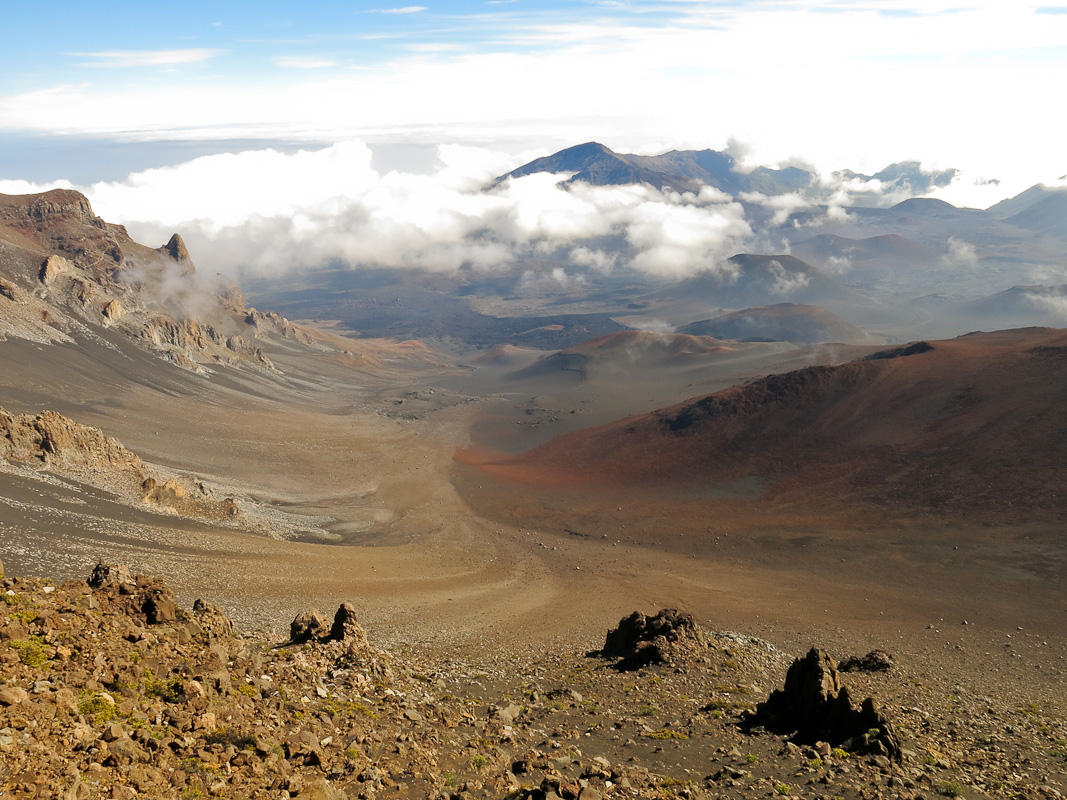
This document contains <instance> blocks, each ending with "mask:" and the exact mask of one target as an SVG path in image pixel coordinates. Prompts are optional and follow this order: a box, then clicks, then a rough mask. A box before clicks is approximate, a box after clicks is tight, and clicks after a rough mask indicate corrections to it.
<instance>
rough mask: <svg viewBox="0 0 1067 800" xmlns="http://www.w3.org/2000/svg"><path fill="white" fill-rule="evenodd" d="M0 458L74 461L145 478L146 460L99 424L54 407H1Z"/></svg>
mask: <svg viewBox="0 0 1067 800" xmlns="http://www.w3.org/2000/svg"><path fill="white" fill-rule="evenodd" d="M0 458H5V459H8V460H9V461H23V462H25V461H36V462H39V463H41V464H44V465H46V466H62V465H75V466H81V467H89V468H92V469H112V470H118V471H121V472H128V473H130V474H132V475H134V476H135V477H136V479H137V480H142V479H143V475H144V474H145V466H144V463H143V462H142V461H141V459H139V458H138V457H137V456H135V455H134V454H133V453H131V452H130V451H129V450H127V449H126V448H125V447H123V446H122V445H121V444H120V443H119V441H118V440H117V439H114V438H112V437H111V436H106V435H105V434H104V433H103V432H102V431H101V430H100V429H99V428H92V427H90V426H88V425H81V424H80V423H77V422H74V421H73V420H71V419H68V418H67V417H65V416H63V415H62V414H58V413H56V412H55V411H44V412H42V413H40V414H36V415H31V414H9V413H8V412H7V411H5V410H4V409H2V408H0Z"/></svg>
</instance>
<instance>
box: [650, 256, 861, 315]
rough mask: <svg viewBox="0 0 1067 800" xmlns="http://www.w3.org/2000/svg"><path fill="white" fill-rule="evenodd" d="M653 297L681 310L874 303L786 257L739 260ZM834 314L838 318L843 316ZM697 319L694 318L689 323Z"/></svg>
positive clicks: (841, 305) (820, 273) (821, 273)
mask: <svg viewBox="0 0 1067 800" xmlns="http://www.w3.org/2000/svg"><path fill="white" fill-rule="evenodd" d="M652 296H654V297H656V298H657V299H658V300H659V301H661V302H663V303H666V304H670V305H673V306H675V307H678V308H690V309H693V310H694V312H695V314H699V313H701V310H703V312H704V313H705V314H706V313H707V311H708V310H709V309H718V308H727V309H738V308H750V307H752V306H768V305H773V304H775V303H780V302H786V301H788V302H799V303H809V304H811V305H817V306H828V304H829V307H834V306H836V307H837V308H844V307H853V306H854V307H857V308H859V307H869V306H871V305H872V301H871V300H870V299H869V298H868V297H867V296H866V295H863V294H861V293H859V292H857V291H855V290H853V289H850V288H848V287H847V286H844V285H842V284H840V283H838V282H837V281H836V280H834V279H833V278H831V277H830V276H829V275H826V274H825V273H823V272H821V271H819V270H817V269H815V268H814V267H812V266H811V265H810V264H806V263H805V262H803V261H801V260H800V259H799V258H796V257H794V256H788V255H775V256H766V255H755V254H752V253H741V254H739V255H735V256H733V257H732V258H730V259H729V260H727V261H726V262H725V263H724V264H722V265H721V266H720V268H718V269H715V270H712V271H708V272H703V273H701V274H699V275H696V276H694V277H692V278H687V279H685V280H682V281H679V282H678V283H675V284H672V285H671V286H668V287H666V288H664V289H661V290H660V291H658V292H655V293H654V294H653V295H652ZM837 308H835V309H834V310H835V311H836V313H841V312H840V311H837ZM692 318H693V317H692V316H690V319H692Z"/></svg>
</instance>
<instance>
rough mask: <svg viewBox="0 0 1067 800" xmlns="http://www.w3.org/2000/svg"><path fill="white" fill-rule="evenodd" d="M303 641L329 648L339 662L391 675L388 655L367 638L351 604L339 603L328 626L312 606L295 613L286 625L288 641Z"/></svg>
mask: <svg viewBox="0 0 1067 800" xmlns="http://www.w3.org/2000/svg"><path fill="white" fill-rule="evenodd" d="M304 643H310V644H317V645H322V646H325V647H327V648H333V649H334V650H335V651H336V656H337V663H338V664H339V665H344V666H348V667H359V668H360V669H363V670H366V671H367V672H369V673H370V674H372V675H374V676H375V677H378V678H387V679H391V677H392V672H391V668H390V665H389V658H388V656H387V655H386V654H385V653H383V652H382V651H380V650H378V649H376V648H374V647H372V646H371V644H370V642H368V641H367V634H366V632H365V631H364V630H363V628H362V626H360V624H359V622H358V621H357V620H356V608H355V606H353V605H352V604H351V603H342V604H341V606H340V607H339V608H338V609H337V613H336V614H334V617H333V624H332V625H331V624H330V622H328V621H327V619H326V617H325V616H324V615H323V614H321V613H320V612H319V611H317V610H316V609H309V610H308V611H301V612H300V613H299V614H297V616H296V619H294V620H293V622H292V624H291V625H290V626H289V644H304Z"/></svg>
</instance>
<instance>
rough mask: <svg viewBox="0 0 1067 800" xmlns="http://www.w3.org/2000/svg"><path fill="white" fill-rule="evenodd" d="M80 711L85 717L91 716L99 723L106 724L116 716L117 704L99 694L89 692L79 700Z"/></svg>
mask: <svg viewBox="0 0 1067 800" xmlns="http://www.w3.org/2000/svg"><path fill="white" fill-rule="evenodd" d="M78 713H79V714H81V715H82V716H83V717H91V718H92V720H93V722H94V723H96V724H97V725H105V724H106V723H108V722H110V721H111V718H112V717H114V716H115V704H114V702H110V703H109V702H108V701H107V700H105V699H104V698H103V697H101V696H100V695H98V694H89V695H86V696H85V697H83V698H82V699H81V700H80V701H79V702H78Z"/></svg>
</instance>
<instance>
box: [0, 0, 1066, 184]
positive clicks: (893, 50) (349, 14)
mask: <svg viewBox="0 0 1067 800" xmlns="http://www.w3.org/2000/svg"><path fill="white" fill-rule="evenodd" d="M1063 11H1064V8H1063V7H1061V6H1057V5H1055V4H1049V3H1042V4H1034V5H1027V4H1025V3H1018V2H1008V1H1007V0H934V1H933V2H915V1H914V0H833V1H832V2H821V3H812V2H795V1H794V0H766V1H765V2H764V1H757V2H701V1H700V0H681V1H676V0H636V1H635V2H628V0H597V1H595V2H574V1H573V0H557V1H551V0H549V1H546V0H488V1H486V0H468V1H467V2H444V3H441V2H435V0H414V2H412V3H411V4H410V5H405V4H399V3H398V4H390V3H376V2H364V3H340V2H318V3H299V4H298V3H292V2H289V3H282V2H254V3H253V2H226V3H217V2H216V3H205V2H185V3H158V2H143V0H142V1H141V2H112V3H106V4H104V3H84V2H78V3H74V2H42V1H39V2H26V3H22V4H19V5H17V6H15V7H13V8H12V9H9V10H8V12H7V14H6V19H5V27H4V30H3V31H2V32H0V148H2V153H0V179H4V178H9V179H10V178H23V179H27V180H36V181H41V180H55V179H59V178H63V177H73V179H75V180H90V179H93V180H95V179H100V178H108V179H112V180H115V179H119V178H121V177H123V176H124V175H125V174H127V173H128V172H131V171H136V170H139V169H143V168H145V167H146V166H160V165H162V164H164V163H168V162H171V161H173V162H175V163H176V162H177V161H180V160H181V159H182V158H183V154H184V155H185V156H189V155H190V154H193V155H197V154H206V153H212V152H221V151H226V150H230V151H239V150H242V149H247V148H249V147H251V146H254V143H255V142H256V141H259V142H261V143H263V145H264V146H267V145H270V146H274V147H279V148H281V149H283V150H284V149H286V148H288V149H289V150H293V149H294V148H299V147H300V146H308V147H310V146H325V145H329V144H332V143H334V142H338V141H361V142H366V143H368V144H371V145H372V147H373V146H376V145H377V146H384V145H387V144H388V145H391V146H396V145H405V146H409V147H410V148H411V149H410V150H409V151H408V152H409V153H411V154H412V155H413V158H414V159H415V160H416V161H418V160H419V159H422V160H425V158H424V154H422V155H419V151H418V148H419V147H423V148H430V147H433V146H436V145H439V144H443V143H445V144H447V143H461V144H474V145H479V146H487V147H493V148H496V149H498V150H503V151H506V152H509V153H512V154H513V155H514V156H515V157H516V158H519V157H525V156H526V155H529V154H531V153H534V154H539V153H544V152H550V151H552V150H555V149H559V148H561V147H564V146H567V145H569V144H576V143H579V142H582V141H587V140H591V139H596V140H599V141H603V142H605V143H606V144H608V145H609V146H612V147H614V148H616V149H619V150H628V151H635V152H656V151H662V150H665V149H669V148H672V147H678V148H682V147H712V148H715V149H722V148H724V147H727V146H729V147H731V148H732V152H735V154H737V155H739V156H744V157H746V158H747V159H748V161H749V162H750V163H752V164H756V163H766V164H779V163H791V162H796V161H801V162H804V163H810V164H813V165H815V166H817V167H819V168H820V169H824V170H829V169H840V168H846V167H847V168H852V169H857V170H867V171H871V172H873V171H876V170H877V169H879V168H880V167H882V166H884V165H885V164H887V163H890V162H891V161H899V160H905V159H916V160H921V161H922V162H923V163H924V164H925V165H928V166H930V167H931V168H945V167H950V166H951V167H959V168H961V169H962V170H963V171H964V175H965V176H966V178H967V179H969V180H970V183H969V184H968V186H970V187H984V188H982V189H981V190H979V189H978V188H973V189H970V190H969V191H970V195H969V196H968V197H964V195H963V193H962V190H960V189H959V187H956V188H957V190H958V191H959V192H961V193H960V194H959V197H957V198H949V199H957V200H959V201H968V202H972V203H975V204H977V203H981V202H983V199H984V198H989V199H990V201H992V200H993V199H996V198H994V197H993V195H994V194H995V193H996V192H998V191H1001V192H1002V193H1007V192H1008V191H1009V190H1014V189H1018V188H1025V186H1026V185H1030V184H1032V183H1035V182H1037V181H1039V180H1045V179H1054V178H1056V177H1058V176H1060V175H1062V174H1064V173H1065V172H1067V160H1065V158H1064V156H1063V149H1062V147H1061V146H1060V141H1061V135H1060V132H1059V127H1060V125H1059V117H1060V115H1061V109H1060V100H1059V96H1058V95H1059V90H1058V87H1059V86H1061V85H1063V83H1064V82H1065V80H1064V79H1065V78H1067V14H1064V13H1062V12H1063ZM250 143H251V144H250ZM393 152H394V153H400V152H402V151H400V150H395V149H394V151H393ZM64 171H65V173H67V174H61V173H62V172H64ZM79 174H80V175H81V177H80V178H79V177H78V176H79ZM989 179H997V180H999V181H1000V184H995V183H988V181H989ZM979 181H983V182H981V183H979ZM997 186H1000V187H1002V189H997V188H995V187H997ZM990 187H994V188H990Z"/></svg>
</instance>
